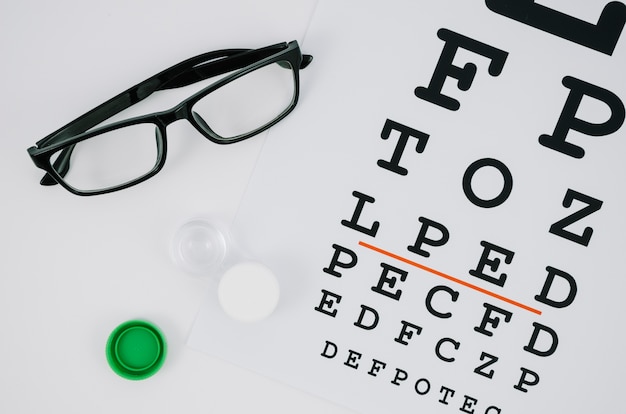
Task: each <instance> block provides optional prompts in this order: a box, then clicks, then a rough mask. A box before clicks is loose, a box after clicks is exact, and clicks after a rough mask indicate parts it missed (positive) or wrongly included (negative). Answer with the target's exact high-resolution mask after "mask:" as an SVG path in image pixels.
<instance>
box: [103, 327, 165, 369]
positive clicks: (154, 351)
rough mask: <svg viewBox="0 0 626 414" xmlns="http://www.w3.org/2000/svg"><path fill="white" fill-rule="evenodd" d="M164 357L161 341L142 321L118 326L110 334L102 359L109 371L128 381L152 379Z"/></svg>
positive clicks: (159, 334) (163, 338) (160, 337)
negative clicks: (103, 358) (104, 358)
mask: <svg viewBox="0 0 626 414" xmlns="http://www.w3.org/2000/svg"><path fill="white" fill-rule="evenodd" d="M166 354H167V343H166V341H165V337H164V336H163V334H162V333H161V331H160V330H159V328H157V327H156V326H155V325H153V324H151V323H150V322H147V321H143V320H131V321H127V322H124V323H122V324H121V325H119V326H118V327H117V328H115V329H114V330H113V332H111V335H110V336H109V340H108V341H107V345H106V357H107V361H108V362H109V365H110V366H111V369H112V370H113V371H114V372H115V373H116V374H118V375H119V376H121V377H123V378H126V379H130V380H142V379H145V378H148V377H150V376H152V375H154V374H155V373H156V372H157V371H158V370H159V369H160V368H161V366H162V365H163V362H164V361H165V357H166Z"/></svg>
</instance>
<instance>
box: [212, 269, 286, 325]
mask: <svg viewBox="0 0 626 414" xmlns="http://www.w3.org/2000/svg"><path fill="white" fill-rule="evenodd" d="M217 297H218V300H219V304H220V306H221V307H222V310H223V311H224V312H225V313H226V314H227V315H228V316H230V317H231V318H232V319H234V320H237V321H240V322H258V321H261V320H263V319H266V318H267V317H268V316H270V315H271V314H272V313H273V312H274V309H276V306H277V305H278V300H279V298H280V286H279V283H278V280H277V278H276V276H275V275H274V273H273V272H272V271H271V270H270V269H269V268H268V267H266V266H265V265H263V264H261V263H258V262H243V263H239V264H236V265H234V266H233V267H231V268H230V269H228V270H226V271H225V272H224V274H223V275H222V278H221V279H220V282H219V285H218V287H217Z"/></svg>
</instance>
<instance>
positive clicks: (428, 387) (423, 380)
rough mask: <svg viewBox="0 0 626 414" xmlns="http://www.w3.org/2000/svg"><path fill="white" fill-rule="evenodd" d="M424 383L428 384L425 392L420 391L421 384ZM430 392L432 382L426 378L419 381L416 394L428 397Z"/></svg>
mask: <svg viewBox="0 0 626 414" xmlns="http://www.w3.org/2000/svg"><path fill="white" fill-rule="evenodd" d="M422 383H425V384H426V389H424V390H422V389H420V384H422ZM428 391H430V382H429V381H428V380H427V379H426V378H421V379H418V380H417V382H416V383H415V392H416V393H418V394H419V395H426V394H428Z"/></svg>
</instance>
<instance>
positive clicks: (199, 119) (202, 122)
mask: <svg viewBox="0 0 626 414" xmlns="http://www.w3.org/2000/svg"><path fill="white" fill-rule="evenodd" d="M191 116H193V119H194V120H195V121H196V122H197V123H198V125H200V128H201V129H202V130H203V132H210V133H212V134H215V131H213V130H212V129H211V127H210V126H209V124H207V123H206V121H205V120H204V119H203V118H202V117H201V116H200V115H199V114H198V113H197V112H194V111H191Z"/></svg>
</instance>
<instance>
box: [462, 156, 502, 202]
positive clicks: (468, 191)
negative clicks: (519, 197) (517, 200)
mask: <svg viewBox="0 0 626 414" xmlns="http://www.w3.org/2000/svg"><path fill="white" fill-rule="evenodd" d="M483 167H494V168H495V169H497V170H498V171H500V174H502V178H504V187H503V188H502V191H500V194H498V195H497V196H496V197H494V198H492V199H490V200H483V199H482V198H480V197H478V196H477V195H476V193H475V192H474V190H473V188H472V178H474V174H476V172H477V171H478V170H479V169H481V168H483ZM512 190H513V176H512V175H511V171H509V169H508V168H507V166H506V165H504V163H503V162H501V161H498V160H496V159H493V158H482V159H480V160H478V161H474V162H473V163H472V164H470V166H469V167H467V170H465V174H463V192H464V193H465V196H466V197H467V199H468V200H469V201H471V202H472V203H473V204H474V205H476V206H478V207H483V208H492V207H497V206H499V205H500V204H502V203H504V202H505V201H506V200H507V199H508V198H509V196H510V195H511V191H512Z"/></svg>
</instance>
